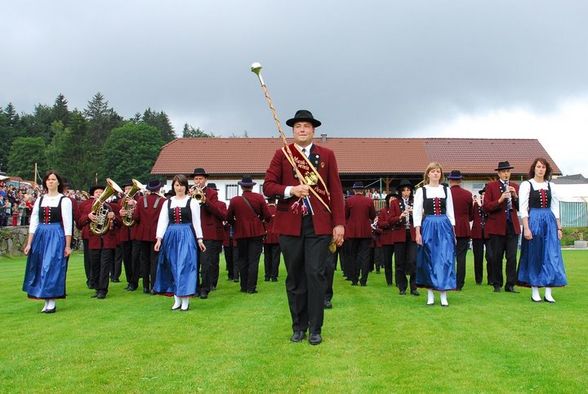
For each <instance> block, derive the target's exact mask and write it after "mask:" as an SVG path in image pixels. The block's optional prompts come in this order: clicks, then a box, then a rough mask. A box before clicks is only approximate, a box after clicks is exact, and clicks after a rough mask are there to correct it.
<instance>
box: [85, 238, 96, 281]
mask: <svg viewBox="0 0 588 394" xmlns="http://www.w3.org/2000/svg"><path fill="white" fill-rule="evenodd" d="M82 242H83V244H84V272H85V273H86V286H88V288H89V289H94V288H95V287H94V283H93V282H92V261H91V260H90V247H89V246H88V245H89V241H88V240H87V239H82Z"/></svg>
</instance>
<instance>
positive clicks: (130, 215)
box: [122, 179, 145, 227]
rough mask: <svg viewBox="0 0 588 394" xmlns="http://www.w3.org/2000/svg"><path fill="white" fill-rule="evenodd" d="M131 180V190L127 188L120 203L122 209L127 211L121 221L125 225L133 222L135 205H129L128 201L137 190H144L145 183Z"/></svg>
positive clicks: (128, 225)
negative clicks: (127, 190)
mask: <svg viewBox="0 0 588 394" xmlns="http://www.w3.org/2000/svg"><path fill="white" fill-rule="evenodd" d="M131 182H132V183H133V186H131V190H129V192H128V193H127V194H125V195H124V197H123V203H122V209H124V210H125V211H127V214H126V215H125V216H124V217H123V218H122V222H123V224H124V225H125V226H127V227H131V226H132V225H133V224H135V220H134V219H133V212H134V211H135V207H134V206H130V205H129V201H130V200H132V199H133V197H134V196H135V194H137V192H138V191H139V190H145V185H143V184H142V183H141V182H139V181H138V180H136V179H132V180H131Z"/></svg>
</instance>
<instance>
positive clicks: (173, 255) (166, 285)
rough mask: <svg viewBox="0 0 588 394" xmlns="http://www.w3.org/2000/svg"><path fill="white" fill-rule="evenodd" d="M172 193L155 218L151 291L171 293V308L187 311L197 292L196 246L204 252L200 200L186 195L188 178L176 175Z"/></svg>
mask: <svg viewBox="0 0 588 394" xmlns="http://www.w3.org/2000/svg"><path fill="white" fill-rule="evenodd" d="M172 187H173V191H174V195H173V196H172V197H170V198H169V200H168V201H167V204H165V205H164V206H163V207H162V209H161V212H160V213H159V220H158V222H157V233H156V237H157V241H156V242H155V246H154V249H155V251H156V252H159V257H158V260H157V273H156V275H155V283H154V285H153V291H154V292H155V293H158V294H166V295H173V297H174V304H173V305H172V308H171V309H172V310H174V311H175V310H182V311H187V310H188V309H189V307H190V297H192V296H193V295H194V294H196V287H197V283H198V264H197V263H198V262H197V251H196V247H198V248H199V249H200V251H202V252H204V251H205V250H206V247H205V246H204V242H203V241H202V227H201V225H200V204H199V202H198V201H197V200H196V199H194V198H191V197H190V195H188V179H187V178H186V177H185V176H184V175H176V176H174V179H173V181H172Z"/></svg>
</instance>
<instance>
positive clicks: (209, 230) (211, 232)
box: [200, 187, 227, 241]
mask: <svg viewBox="0 0 588 394" xmlns="http://www.w3.org/2000/svg"><path fill="white" fill-rule="evenodd" d="M204 193H205V195H206V202H205V203H204V204H201V205H200V225H201V226H202V237H203V238H204V239H206V240H214V241H222V240H223V239H224V237H225V231H224V227H223V221H225V220H226V218H227V205H226V204H225V203H222V204H219V200H218V193H217V191H216V190H214V189H211V188H209V187H205V188H204Z"/></svg>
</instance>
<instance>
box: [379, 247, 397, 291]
mask: <svg viewBox="0 0 588 394" xmlns="http://www.w3.org/2000/svg"><path fill="white" fill-rule="evenodd" d="M394 248H395V246H394V245H383V246H382V255H383V256H382V265H383V266H384V276H385V277H386V284H387V285H388V286H392V285H393V284H394V283H393V280H392V258H393V256H394Z"/></svg>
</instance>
